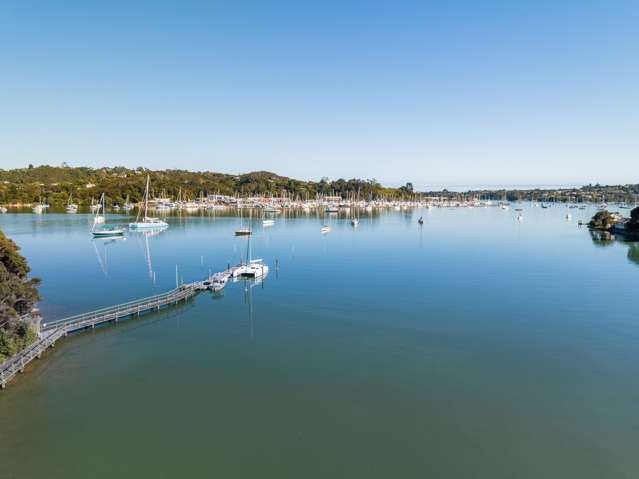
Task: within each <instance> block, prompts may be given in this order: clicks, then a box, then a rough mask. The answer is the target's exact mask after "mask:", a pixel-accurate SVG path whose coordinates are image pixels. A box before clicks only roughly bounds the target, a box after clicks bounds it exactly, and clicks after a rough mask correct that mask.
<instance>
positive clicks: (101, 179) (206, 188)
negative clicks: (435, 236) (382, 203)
mask: <svg viewBox="0 0 639 479" xmlns="http://www.w3.org/2000/svg"><path fill="white" fill-rule="evenodd" d="M147 175H149V176H150V178H151V185H152V188H153V194H154V196H169V197H172V198H174V199H175V198H178V197H180V198H182V199H195V198H198V197H199V196H200V195H208V194H222V195H229V196H235V195H238V196H256V195H268V196H270V195H273V196H288V197H291V198H298V199H306V198H309V199H314V198H315V197H316V196H317V195H338V196H342V197H343V198H346V197H359V198H361V199H377V198H380V197H385V198H409V197H411V196H412V195H413V191H412V184H411V183H407V185H406V186H403V187H401V188H386V187H383V186H382V185H381V184H380V183H379V182H377V181H376V180H375V179H367V180H361V179H349V180H345V179H337V180H332V181H331V180H329V179H327V178H323V179H322V180H320V181H301V180H296V179H293V178H288V177H284V176H279V175H276V174H274V173H271V172H267V171H258V172H252V173H246V174H241V175H228V174H222V173H215V172H210V171H202V172H192V171H186V170H149V169H145V168H142V167H140V168H135V169H129V168H124V167H114V168H89V167H73V168H72V167H68V166H61V167H56V166H38V167H32V166H30V167H29V168H19V169H13V170H0V204H32V203H36V202H47V203H49V204H51V205H54V206H60V205H63V204H66V203H67V202H68V201H69V199H70V198H72V199H73V202H74V203H77V204H79V205H87V204H90V203H91V201H92V200H93V199H97V198H98V197H99V196H100V195H101V194H102V193H105V194H106V196H107V197H108V198H109V200H110V201H111V202H113V203H117V204H121V203H123V202H124V201H126V200H127V198H128V200H129V201H131V202H133V203H135V202H138V201H140V200H141V199H142V197H143V194H144V187H145V183H146V177H147Z"/></svg>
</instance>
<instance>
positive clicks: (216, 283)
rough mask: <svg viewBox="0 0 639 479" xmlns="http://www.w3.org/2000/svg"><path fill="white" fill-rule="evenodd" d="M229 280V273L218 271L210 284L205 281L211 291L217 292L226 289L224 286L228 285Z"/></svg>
mask: <svg viewBox="0 0 639 479" xmlns="http://www.w3.org/2000/svg"><path fill="white" fill-rule="evenodd" d="M228 280H229V274H228V273H216V274H214V275H213V277H212V278H211V280H210V281H209V282H208V285H207V284H206V282H205V286H208V288H209V289H210V290H211V291H213V292H214V293H217V292H219V291H222V290H223V289H224V286H226V283H227V282H228Z"/></svg>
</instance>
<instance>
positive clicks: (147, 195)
mask: <svg viewBox="0 0 639 479" xmlns="http://www.w3.org/2000/svg"><path fill="white" fill-rule="evenodd" d="M149 178H150V177H149V175H147V176H146V191H145V192H144V222H145V223H146V219H147V213H146V212H147V209H148V207H149Z"/></svg>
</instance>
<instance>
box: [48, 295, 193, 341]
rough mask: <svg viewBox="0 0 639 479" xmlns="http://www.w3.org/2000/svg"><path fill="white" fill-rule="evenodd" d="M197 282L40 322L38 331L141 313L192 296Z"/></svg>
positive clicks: (78, 327)
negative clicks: (86, 311) (125, 301)
mask: <svg viewBox="0 0 639 479" xmlns="http://www.w3.org/2000/svg"><path fill="white" fill-rule="evenodd" d="M198 284H199V283H191V284H186V285H182V286H180V287H178V288H175V289H172V290H171V291H168V292H166V293H162V294H156V295H154V296H148V297H146V298H142V299H137V300H134V301H129V302H127V303H121V304H117V305H115V306H109V307H106V308H102V309H96V310H95V311H90V312H88V313H82V314H77V315H75V316H69V317H67V318H63V319H58V320H56V321H49V322H46V323H42V326H41V327H40V331H42V332H47V331H51V330H54V329H59V328H62V329H63V330H65V331H66V332H71V331H75V330H76V329H82V328H84V327H88V326H92V325H94V324H97V323H101V322H105V321H112V320H114V319H119V318H124V317H126V316H130V315H132V314H138V313H143V312H145V311H148V310H152V309H159V308H161V307H162V306H166V305H169V304H171V303H177V302H178V301H181V300H183V299H185V298H188V297H191V296H193V295H194V294H195V291H196V289H197V285H198Z"/></svg>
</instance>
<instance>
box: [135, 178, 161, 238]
mask: <svg viewBox="0 0 639 479" xmlns="http://www.w3.org/2000/svg"><path fill="white" fill-rule="evenodd" d="M149 181H150V177H149V176H148V175H147V177H146V189H145V191H144V217H143V218H142V220H141V221H140V213H141V211H138V216H137V218H136V219H135V222H133V223H129V228H130V229H149V228H168V227H169V224H168V223H167V222H166V221H162V220H161V219H160V218H151V217H150V216H148V214H147V213H148V210H149Z"/></svg>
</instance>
